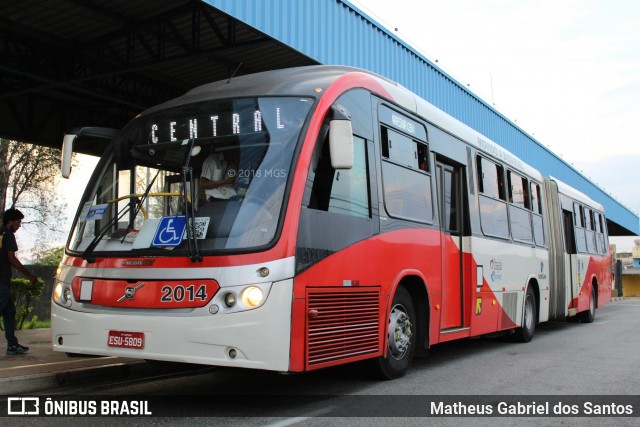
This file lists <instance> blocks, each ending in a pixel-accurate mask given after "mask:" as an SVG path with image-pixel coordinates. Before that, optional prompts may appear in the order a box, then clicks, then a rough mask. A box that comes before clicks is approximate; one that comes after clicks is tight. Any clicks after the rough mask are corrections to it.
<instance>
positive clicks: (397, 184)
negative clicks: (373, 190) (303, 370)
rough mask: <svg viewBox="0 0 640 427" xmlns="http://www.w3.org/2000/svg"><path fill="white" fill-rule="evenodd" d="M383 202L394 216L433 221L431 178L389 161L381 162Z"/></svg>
mask: <svg viewBox="0 0 640 427" xmlns="http://www.w3.org/2000/svg"><path fill="white" fill-rule="evenodd" d="M382 181H383V185H384V203H385V207H386V208H387V212H389V215H391V216H393V217H396V218H403V219H409V220H415V221H420V222H427V223H432V222H433V205H432V199H431V180H430V179H429V176H428V175H425V174H423V173H418V171H416V170H412V169H409V168H405V167H402V166H400V165H396V164H394V163H391V162H385V161H383V162H382Z"/></svg>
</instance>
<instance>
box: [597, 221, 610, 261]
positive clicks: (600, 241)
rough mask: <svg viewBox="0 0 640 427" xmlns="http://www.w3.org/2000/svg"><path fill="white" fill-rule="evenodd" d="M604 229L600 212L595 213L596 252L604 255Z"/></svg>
mask: <svg viewBox="0 0 640 427" xmlns="http://www.w3.org/2000/svg"><path fill="white" fill-rule="evenodd" d="M604 233H605V229H604V223H603V221H602V214H600V213H599V214H598V215H597V223H596V245H597V248H596V249H597V250H598V253H599V254H601V255H605V254H606V253H607V246H606V245H605V237H604Z"/></svg>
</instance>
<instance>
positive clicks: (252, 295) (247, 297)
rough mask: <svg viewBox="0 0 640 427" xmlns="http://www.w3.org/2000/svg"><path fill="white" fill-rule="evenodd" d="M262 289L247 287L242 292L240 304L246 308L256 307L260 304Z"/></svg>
mask: <svg viewBox="0 0 640 427" xmlns="http://www.w3.org/2000/svg"><path fill="white" fill-rule="evenodd" d="M262 298H263V293H262V289H260V288H259V287H257V286H249V287H248V288H246V289H245V290H243V291H242V302H243V303H244V304H245V305H246V306H248V307H257V306H259V305H260V304H261V303H262Z"/></svg>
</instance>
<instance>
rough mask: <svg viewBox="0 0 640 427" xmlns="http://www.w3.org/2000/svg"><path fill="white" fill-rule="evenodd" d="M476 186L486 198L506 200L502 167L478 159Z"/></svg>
mask: <svg viewBox="0 0 640 427" xmlns="http://www.w3.org/2000/svg"><path fill="white" fill-rule="evenodd" d="M478 185H479V187H480V192H481V193H483V194H484V195H485V196H487V197H492V198H494V199H499V200H507V198H506V196H505V191H504V168H503V167H502V165H499V164H497V163H494V162H492V161H491V160H487V159H485V158H484V157H478Z"/></svg>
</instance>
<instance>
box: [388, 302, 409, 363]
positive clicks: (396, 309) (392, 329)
mask: <svg viewBox="0 0 640 427" xmlns="http://www.w3.org/2000/svg"><path fill="white" fill-rule="evenodd" d="M412 335H413V332H411V318H410V317H409V315H408V314H407V310H406V308H404V306H402V305H401V304H397V305H395V306H393V308H392V309H391V314H390V315H389V354H390V355H391V357H392V358H394V359H396V360H400V359H402V358H403V357H404V356H405V355H406V354H407V352H408V351H409V347H410V346H411V336H412Z"/></svg>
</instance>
